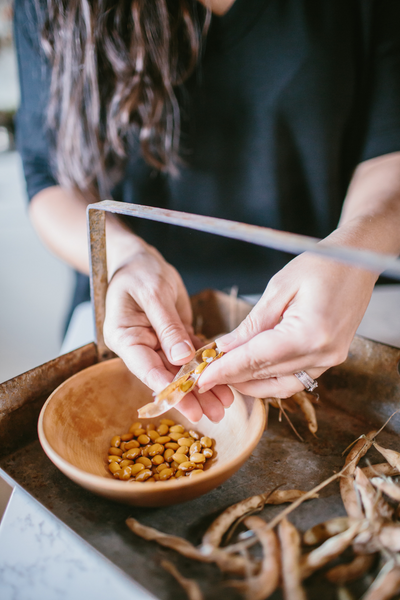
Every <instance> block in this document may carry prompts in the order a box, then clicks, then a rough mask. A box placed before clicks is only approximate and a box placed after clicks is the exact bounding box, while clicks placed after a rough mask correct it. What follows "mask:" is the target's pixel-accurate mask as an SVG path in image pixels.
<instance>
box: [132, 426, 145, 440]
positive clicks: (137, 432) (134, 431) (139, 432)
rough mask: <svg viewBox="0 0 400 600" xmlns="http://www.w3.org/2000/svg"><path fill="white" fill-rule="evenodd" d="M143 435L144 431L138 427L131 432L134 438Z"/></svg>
mask: <svg viewBox="0 0 400 600" xmlns="http://www.w3.org/2000/svg"><path fill="white" fill-rule="evenodd" d="M145 434H146V430H145V429H143V427H138V429H134V430H133V435H134V436H135V438H138V437H139V435H145Z"/></svg>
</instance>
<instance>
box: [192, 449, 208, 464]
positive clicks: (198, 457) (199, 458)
mask: <svg viewBox="0 0 400 600" xmlns="http://www.w3.org/2000/svg"><path fill="white" fill-rule="evenodd" d="M190 460H191V462H194V463H204V462H206V457H205V456H204V454H202V453H201V452H195V453H194V454H191V455H190Z"/></svg>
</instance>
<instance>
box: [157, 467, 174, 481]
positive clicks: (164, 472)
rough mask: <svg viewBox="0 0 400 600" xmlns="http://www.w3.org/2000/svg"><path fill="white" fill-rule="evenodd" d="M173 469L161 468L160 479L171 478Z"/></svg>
mask: <svg viewBox="0 0 400 600" xmlns="http://www.w3.org/2000/svg"><path fill="white" fill-rule="evenodd" d="M173 474H174V471H173V470H172V469H168V468H167V469H163V470H162V471H161V473H160V481H166V480H167V479H171V477H172V475H173Z"/></svg>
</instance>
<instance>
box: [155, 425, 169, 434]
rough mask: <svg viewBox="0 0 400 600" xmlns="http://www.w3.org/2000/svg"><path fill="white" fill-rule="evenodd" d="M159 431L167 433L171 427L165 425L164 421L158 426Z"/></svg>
mask: <svg viewBox="0 0 400 600" xmlns="http://www.w3.org/2000/svg"><path fill="white" fill-rule="evenodd" d="M157 431H158V433H159V434H160V435H167V433H168V431H169V427H168V425H165V423H162V424H161V425H160V426H159V427H157Z"/></svg>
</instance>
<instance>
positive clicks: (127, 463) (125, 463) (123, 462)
mask: <svg viewBox="0 0 400 600" xmlns="http://www.w3.org/2000/svg"><path fill="white" fill-rule="evenodd" d="M130 465H133V460H129V459H127V458H125V459H124V460H121V462H120V463H119V466H120V467H121V469H123V468H124V467H129V466H130Z"/></svg>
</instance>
